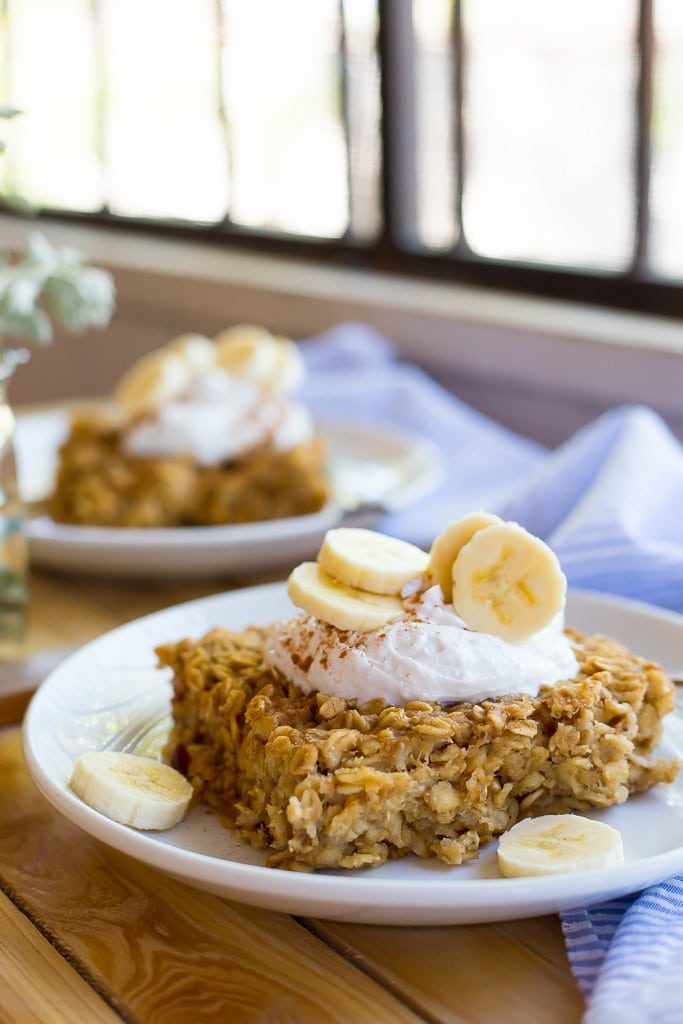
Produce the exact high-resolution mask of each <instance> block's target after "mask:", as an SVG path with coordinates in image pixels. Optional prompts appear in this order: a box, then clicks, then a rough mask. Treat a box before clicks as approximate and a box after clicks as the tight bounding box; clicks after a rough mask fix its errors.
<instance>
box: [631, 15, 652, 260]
mask: <svg viewBox="0 0 683 1024" xmlns="http://www.w3.org/2000/svg"><path fill="white" fill-rule="evenodd" d="M637 39H638V81H637V86H636V139H635V174H634V184H635V237H634V247H633V268H632V269H633V272H634V273H636V274H640V275H644V276H647V273H648V269H649V268H648V246H649V230H650V163H651V159H652V144H651V125H652V89H653V69H654V19H653V0H640V3H639V13H638V35H637Z"/></svg>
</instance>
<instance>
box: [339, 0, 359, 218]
mask: <svg viewBox="0 0 683 1024" xmlns="http://www.w3.org/2000/svg"><path fill="white" fill-rule="evenodd" d="M337 12H338V13H337V18H338V24H339V42H338V46H337V53H338V58H337V59H338V61H339V99H340V112H341V125H342V132H343V134H344V147H345V150H346V188H347V193H348V200H347V213H348V226H347V229H346V235H348V236H352V235H353V234H354V224H355V223H356V217H355V196H354V193H355V188H354V179H355V175H354V173H353V166H352V164H353V158H354V139H353V133H352V131H351V114H350V109H349V52H348V47H347V45H346V17H345V15H344V0H337Z"/></svg>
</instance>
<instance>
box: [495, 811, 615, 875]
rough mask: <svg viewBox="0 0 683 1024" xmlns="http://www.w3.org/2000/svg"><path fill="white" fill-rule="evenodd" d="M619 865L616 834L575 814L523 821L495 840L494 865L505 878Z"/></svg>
mask: <svg viewBox="0 0 683 1024" xmlns="http://www.w3.org/2000/svg"><path fill="white" fill-rule="evenodd" d="M623 863H624V845H623V843H622V841H621V835H620V834H619V832H617V830H616V829H615V828H612V827H611V825H605V824H604V822H602V821H593V820H592V819H591V818H583V817H581V815H579V814H544V815H543V817H541V818H527V819H526V820H525V821H520V822H519V823H518V824H517V825H514V826H513V827H512V828H511V829H510V831H509V832H506V833H505V834H504V835H502V836H501V838H500V840H499V841H498V864H499V866H500V870H501V872H502V873H503V874H504V875H505V877H506V878H524V877H528V876H531V875H559V874H562V873H564V872H566V871H590V870H591V869H594V868H611V867H615V866H616V865H618V864H623Z"/></svg>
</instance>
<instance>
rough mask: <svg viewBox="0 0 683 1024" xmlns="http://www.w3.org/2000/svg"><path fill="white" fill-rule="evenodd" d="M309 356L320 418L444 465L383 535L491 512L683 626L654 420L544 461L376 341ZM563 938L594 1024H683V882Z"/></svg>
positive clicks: (676, 487)
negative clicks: (432, 456) (429, 447)
mask: <svg viewBox="0 0 683 1024" xmlns="http://www.w3.org/2000/svg"><path fill="white" fill-rule="evenodd" d="M305 351H306V359H307V362H308V366H309V370H310V380H309V384H308V391H307V395H306V400H307V401H308V402H309V404H310V405H311V407H312V408H313V410H314V412H316V413H317V414H318V415H319V416H321V418H324V417H328V418H329V417H339V418H347V419H355V420H361V421H363V420H364V421H369V422H381V423H389V424H395V425H396V426H397V427H403V428H409V429H412V430H414V431H417V432H419V433H422V434H423V435H426V436H427V437H429V438H430V439H431V440H432V441H433V442H434V443H435V444H436V445H437V446H438V447H439V449H440V451H441V454H442V457H443V460H444V464H445V473H444V479H443V482H442V484H441V486H440V487H439V489H438V490H437V491H436V493H435V494H433V495H430V496H429V497H428V498H426V499H425V500H424V501H421V502H419V503H418V504H417V505H414V506H412V507H411V508H410V509H405V510H403V511H401V512H400V513H397V514H394V515H392V516H390V517H388V518H387V520H386V521H384V522H383V523H382V524H381V525H382V528H383V529H386V530H387V532H389V533H393V534H395V535H398V536H404V537H407V538H409V539H411V540H414V541H416V542H417V543H421V544H423V545H428V544H429V543H430V542H431V540H432V538H433V536H434V535H435V534H436V533H437V532H438V531H439V530H440V529H441V528H442V527H443V524H444V523H445V522H446V521H448V520H449V519H453V518H455V517H457V516H458V515H459V514H461V513H465V512H468V511H471V510H472V509H476V508H486V509H488V510H490V511H495V512H498V513H499V514H501V515H503V516H505V517H506V518H508V519H512V520H515V521H516V522H519V523H521V524H522V525H523V526H526V527H527V529H529V530H531V531H532V532H533V533H535V534H537V535H538V536H540V537H543V538H544V539H545V540H546V541H547V542H548V543H549V544H550V545H551V546H552V547H553V548H554V550H555V551H556V552H557V554H558V556H559V557H560V559H561V561H562V565H563V568H564V570H565V572H566V574H567V577H568V579H569V582H570V583H571V584H573V585H575V586H581V587H586V588H589V589H595V590H601V591H606V592H609V593H613V594H619V595H622V596H625V597H637V598H639V599H640V600H645V601H649V602H651V603H653V604H658V605H662V606H664V607H666V608H671V609H674V610H676V611H679V612H683V448H682V447H681V444H680V443H679V442H678V441H677V440H676V438H674V437H673V435H672V434H671V433H670V431H669V430H668V428H667V427H666V425H665V424H664V423H663V421H662V420H661V419H660V418H659V417H658V416H657V415H656V414H655V413H653V412H652V411H651V410H649V409H645V408H640V407H636V408H623V409H615V410H613V411H611V412H609V413H607V414H605V415H604V416H601V417H600V418H599V419H598V420H596V421H595V422H594V423H592V424H590V425H589V426H587V427H585V428H584V429H583V430H581V431H579V432H578V433H577V434H576V435H575V436H574V437H573V438H572V439H571V440H570V441H568V442H567V443H566V444H564V445H562V446H561V447H560V448H558V449H557V450H556V451H554V452H548V451H546V450H545V449H543V448H541V447H540V446H539V445H536V444H533V443H532V442H530V441H528V440H527V439H525V438H522V437H519V436H517V435H515V434H513V433H511V432H510V431H508V430H505V429H504V428H502V427H501V426H500V425H498V424H496V423H494V422H493V421H491V420H489V419H487V418H486V417H484V416H482V415H481V414H479V413H477V412H475V411H474V410H473V409H470V408H469V407H468V406H466V405H464V404H463V403H462V402H460V401H459V400H458V399H456V398H455V397H454V396H452V395H451V394H449V393H448V392H446V391H445V390H444V389H442V388H441V387H439V385H438V384H436V383H435V382H434V381H433V380H431V379H430V378H429V377H428V376H427V375H426V374H424V373H422V371H420V370H419V369H417V368H416V367H414V366H407V365H405V364H402V363H399V362H397V361H396V360H395V357H394V353H393V350H392V348H391V346H390V345H389V344H388V342H386V340H385V339H383V338H382V337H380V336H379V335H377V334H376V333H375V332H374V331H371V330H370V329H368V328H364V327H361V326H360V325H343V326H341V327H339V328H336V329H335V330H333V331H330V332H328V334H327V335H324V336H323V337H321V338H319V339H315V340H313V341H311V342H309V343H307V345H306V346H305ZM681 655H682V656H681V661H682V663H683V651H682V652H681ZM562 927H563V930H564V935H565V940H566V945H567V951H568V954H569V959H570V962H571V965H572V969H573V971H574V974H575V976H576V979H577V981H578V983H579V986H580V987H581V990H582V992H583V993H584V995H585V996H586V997H587V998H588V1000H589V1005H588V1010H587V1013H586V1017H585V1024H615V1022H619V1024H683V983H682V980H681V975H682V974H683V875H681V876H678V877H676V878H672V879H670V880H669V881H667V882H662V883H660V884H659V885H655V886H653V887H652V888H650V889H648V890H646V891H645V892H643V893H641V894H639V895H638V896H636V897H632V896H631V897H626V898H623V899H618V900H612V901H611V902H609V903H604V904H600V905H599V906H595V907H590V908H588V909H585V910H579V911H574V912H572V913H566V914H564V915H562Z"/></svg>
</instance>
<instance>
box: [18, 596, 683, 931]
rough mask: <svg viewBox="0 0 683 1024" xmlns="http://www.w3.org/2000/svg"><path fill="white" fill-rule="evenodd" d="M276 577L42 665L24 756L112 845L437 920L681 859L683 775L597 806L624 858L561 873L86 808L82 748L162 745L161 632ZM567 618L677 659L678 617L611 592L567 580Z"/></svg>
mask: <svg viewBox="0 0 683 1024" xmlns="http://www.w3.org/2000/svg"><path fill="white" fill-rule="evenodd" d="M290 610H291V605H290V603H289V601H288V599H287V596H286V594H285V592H284V587H283V586H282V585H281V584H273V585H270V586H266V587H253V588H250V589H248V590H241V591H235V592H233V593H229V594H221V595H218V596H216V597H209V598H204V599H202V600H200V601H192V602H190V603H188V604H184V605H179V606H177V607H175V608H169V609H167V610H166V611H162V612H157V613H156V614H155V615H150V616H147V617H146V618H144V619H140V620H138V621H137V622H132V623H129V624H128V625H126V626H122V627H121V628H120V629H116V630H114V631H113V632H111V633H107V634H106V635H104V636H102V637H100V638H99V639H98V640H94V641H93V642H92V643H90V644H87V645H86V646H85V647H83V648H82V649H81V650H79V651H77V652H76V653H75V654H73V655H72V656H71V657H70V658H68V660H67V661H65V662H64V663H63V664H62V665H61V666H60V667H59V668H58V669H57V670H56V671H55V672H53V673H52V675H51V676H50V677H49V678H48V679H47V681H46V682H45V683H44V684H43V686H42V687H41V688H40V690H39V691H38V693H37V695H36V697H35V698H34V699H33V702H32V704H31V707H30V709H29V712H28V715H27V717H26V721H25V726H24V746H25V751H26V758H27V762H28V766H29V769H30V771H31V774H32V775H33V778H34V779H35V781H36V783H37V785H38V786H39V788H40V789H41V791H42V792H43V793H44V794H45V796H46V797H47V799H48V800H49V801H50V802H51V803H52V804H54V806H55V807H57V808H58V809H59V810H60V811H61V812H62V813H63V814H65V815H66V817H68V818H70V819H71V821H73V822H75V823H76V824H77V825H79V826H80V827H81V828H82V829H84V830H85V831H86V832H89V833H91V834H92V835H93V836H96V837H97V838H98V839H101V840H102V841H103V842H105V843H108V844H109V845H110V846H113V847H115V848H116V849H118V850H121V851H123V852H124V853H126V854H129V855H130V856H131V857H135V858H137V859H138V860H141V861H144V862H145V863H147V864H151V865H153V866H154V867H157V868H159V869H160V870H162V871H165V872H167V873H168V874H170V875H172V876H173V877H175V878H179V879H182V880H183V881H185V882H189V883H190V884H191V885H194V886H196V887H197V888H200V889H205V890H207V891H209V892H213V893H217V894H218V895H220V896H226V897H229V898H230V899H233V900H238V901H240V902H243V903H251V904H254V905H257V906H261V907H267V908H269V909H271V910H278V911H284V912H286V913H290V914H310V915H314V916H316V917H329V918H334V919H336V920H340V921H356V922H360V923H365V924H405V925H407V924H411V925H445V924H464V923H472V922H478V921H500V920H506V919H510V918H515V917H529V916H532V915H536V914H546V913H550V912H555V911H559V910H564V909H569V908H571V907H576V906H580V905H583V904H586V903H594V902H597V901H601V900H605V899H608V898H611V897H614V896H617V895H620V894H623V893H627V892H632V891H635V890H637V889H639V888H642V887H643V886H646V885H649V884H650V883H652V882H655V881H658V880H660V879H662V878H665V877H667V876H669V875H671V874H673V873H674V872H676V871H680V870H681V869H683V779H681V780H679V781H677V782H675V783H673V785H671V786H667V787H659V788H657V789H655V790H652V791H651V792H650V793H647V794H644V795H642V796H638V797H634V798H633V799H631V800H629V801H628V803H626V804H625V805H623V806H622V807H616V808H611V809H610V810H608V811H605V812H600V813H596V814H595V817H597V818H600V819H601V820H602V821H607V822H609V823H610V824H611V825H614V826H615V827H616V828H618V829H620V831H621V833H622V835H623V838H624V845H625V849H626V863H625V864H624V865H623V866H622V867H619V868H612V869H610V870H601V871H587V872H583V873H576V874H567V875H563V876H561V877H559V878H558V877H555V878H553V877H545V878H529V879H518V878H515V879H506V878H500V877H498V871H497V867H496V855H495V843H491V844H489V846H487V847H486V848H485V849H484V850H483V851H482V854H481V857H480V858H479V860H477V861H475V862H472V863H470V864H468V865H466V866H464V867H456V868H452V867H451V868H449V867H447V866H446V865H444V864H441V863H439V862H437V861H421V860H419V859H418V858H416V857H407V858H404V859H403V860H397V861H393V862H391V863H389V864H386V865H383V866H382V867H380V868H375V869H366V870H359V871H355V872H348V871H347V872H343V871H339V872H335V871H328V872H320V873H316V874H299V873H296V872H289V871H282V870H279V869H277V870H275V869H272V868H266V867H264V866H262V865H263V864H264V861H265V854H264V853H263V851H256V850H252V849H251V847H250V846H248V845H247V844H246V843H243V842H242V841H240V840H239V839H238V838H237V837H236V836H235V834H234V833H233V832H231V831H229V830H226V829H224V828H223V827H222V826H221V825H220V824H219V822H218V821H217V819H216V818H215V817H214V816H213V815H212V814H210V813H209V812H208V811H207V809H206V808H204V807H197V808H195V809H194V810H193V811H192V812H191V813H190V814H189V815H188V817H187V818H186V819H185V821H184V822H182V823H181V824H180V825H178V826H176V827H175V828H174V829H172V830H171V831H169V832H165V833H157V834H154V833H143V832H136V831H135V830H134V829H130V828H127V827H125V826H123V825H118V824H116V822H113V821H110V820H109V819H108V818H106V817H104V816H102V815H100V814H98V813H97V812H96V811H93V810H92V809H91V808H90V807H87V806H86V805H85V804H83V803H81V801H80V800H79V799H78V798H77V797H75V796H74V795H73V794H72V793H71V791H70V790H69V789H68V787H67V782H68V779H69V777H70V775H71V770H72V766H73V763H74V760H75V759H76V758H77V757H78V755H79V754H81V753H82V752H83V751H87V750H100V749H103V748H109V749H115V750H130V751H135V752H138V753H143V752H144V753H156V752H158V750H159V748H160V746H161V744H162V743H163V741H164V738H165V735H166V733H167V730H168V724H169V720H168V702H169V696H170V692H171V688H170V682H169V678H168V675H167V673H166V671H165V670H158V669H155V668H154V655H153V653H152V649H153V647H154V646H155V645H156V644H159V643H162V642H165V641H170V640H177V639H179V638H180V637H183V636H193V635H194V636H198V635H200V634H202V633H203V632H204V631H206V630H208V629H210V628H211V627H213V626H217V625H225V626H229V627H232V628H242V627H244V626H246V625H248V624H250V623H256V624H265V623H267V622H269V621H271V620H273V619H275V618H277V617H278V616H282V615H285V614H288V613H289V612H290ZM568 621H569V623H571V624H572V625H574V626H576V627H577V628H579V629H583V630H586V631H598V632H605V633H608V634H612V635H614V636H617V637H619V638H621V639H623V640H624V641H626V642H628V643H629V644H630V645H631V646H632V647H633V648H634V649H635V650H636V651H639V652H641V653H642V654H644V655H646V656H647V657H651V658H653V659H658V660H660V661H661V662H662V663H663V664H664V665H665V666H673V665H676V664H678V662H679V660H680V652H681V648H682V646H683V617H681V616H677V615H673V614H667V613H665V612H660V611H657V610H656V609H654V608H651V607H648V606H647V605H638V604H634V603H630V602H626V601H619V600H616V599H614V598H608V597H601V596H597V595H589V594H584V593H573V594H571V596H570V600H569V607H568ZM663 750H664V751H665V752H666V753H667V754H678V755H679V756H680V755H681V754H683V721H682V720H681V719H680V718H679V717H678V715H677V716H675V717H674V716H670V720H669V721H668V723H667V727H666V737H665V741H664V743H663Z"/></svg>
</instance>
